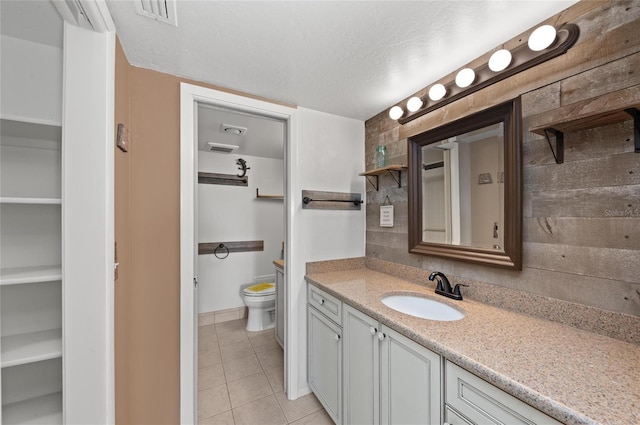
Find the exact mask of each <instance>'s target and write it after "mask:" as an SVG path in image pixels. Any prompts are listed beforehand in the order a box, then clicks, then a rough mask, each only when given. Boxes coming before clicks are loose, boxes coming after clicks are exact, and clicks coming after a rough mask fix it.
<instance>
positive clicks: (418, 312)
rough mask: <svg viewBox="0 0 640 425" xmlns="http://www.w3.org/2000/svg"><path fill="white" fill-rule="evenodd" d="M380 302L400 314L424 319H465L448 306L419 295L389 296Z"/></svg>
mask: <svg viewBox="0 0 640 425" xmlns="http://www.w3.org/2000/svg"><path fill="white" fill-rule="evenodd" d="M380 301H382V303H383V304H384V305H386V306H387V307H389V308H392V309H394V310H396V311H399V312H400V313H404V314H408V315H411V316H415V317H420V318H422V319H429V320H439V321H442V322H450V321H452V320H460V319H462V318H463V317H464V313H463V312H461V311H460V310H458V309H456V308H454V307H451V306H450V305H448V304H444V303H441V302H439V301H436V300H432V299H430V298H424V297H420V296H417V295H387V296H384V297H382V298H381V299H380Z"/></svg>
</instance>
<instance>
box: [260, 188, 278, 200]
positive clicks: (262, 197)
mask: <svg viewBox="0 0 640 425" xmlns="http://www.w3.org/2000/svg"><path fill="white" fill-rule="evenodd" d="M256 198H260V199H284V195H260V189H258V188H256Z"/></svg>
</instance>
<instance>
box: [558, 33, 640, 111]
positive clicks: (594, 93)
mask: <svg viewBox="0 0 640 425" xmlns="http://www.w3.org/2000/svg"><path fill="white" fill-rule="evenodd" d="M637 29H638V30H639V31H640V24H638V28H637ZM638 84H640V53H635V54H632V55H629V56H625V57H623V58H620V59H618V60H615V61H612V62H609V63H606V64H604V65H602V66H599V67H597V68H593V69H590V70H587V71H585V72H581V73H580V74H577V75H574V76H571V77H568V78H565V79H564V80H562V82H561V90H560V93H561V98H560V102H561V105H562V106H565V105H570V104H572V103H576V102H581V101H583V100H587V99H591V98H594V97H598V96H603V95H607V94H608V93H612V92H616V91H618V90H622V89H626V88H629V87H633V86H637V85H638Z"/></svg>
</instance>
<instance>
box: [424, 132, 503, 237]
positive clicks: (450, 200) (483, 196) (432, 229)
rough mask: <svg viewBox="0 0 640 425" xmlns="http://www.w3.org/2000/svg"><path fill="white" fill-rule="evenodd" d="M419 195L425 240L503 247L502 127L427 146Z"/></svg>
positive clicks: (459, 136) (469, 133) (462, 135)
mask: <svg viewBox="0 0 640 425" xmlns="http://www.w3.org/2000/svg"><path fill="white" fill-rule="evenodd" d="M422 191H423V192H422V199H423V200H424V202H423V203H424V205H423V209H422V214H423V216H422V223H423V229H422V240H423V241H424V242H432V243H443V244H453V245H463V246H474V247H480V248H488V249H502V247H503V246H504V243H503V240H504V235H503V231H502V230H503V227H504V226H503V223H504V202H503V199H504V150H503V125H502V124H494V125H490V126H487V127H484V128H482V129H479V130H474V131H471V132H468V133H465V134H461V135H458V136H455V137H451V138H448V139H446V140H442V141H439V142H436V143H431V144H428V145H425V146H424V147H423V148H422ZM472 211H473V214H472V213H471V212H472Z"/></svg>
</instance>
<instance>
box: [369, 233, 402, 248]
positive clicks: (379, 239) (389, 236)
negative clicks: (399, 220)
mask: <svg viewBox="0 0 640 425" xmlns="http://www.w3.org/2000/svg"><path fill="white" fill-rule="evenodd" d="M367 242H369V243H372V244H374V245H384V246H386V247H389V248H398V249H405V250H407V251H408V250H409V249H408V246H409V242H408V240H407V234H406V233H397V232H387V231H385V230H384V229H380V228H379V230H377V231H374V230H369V231H367Z"/></svg>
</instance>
